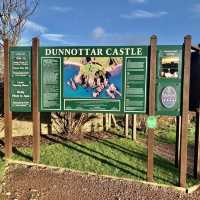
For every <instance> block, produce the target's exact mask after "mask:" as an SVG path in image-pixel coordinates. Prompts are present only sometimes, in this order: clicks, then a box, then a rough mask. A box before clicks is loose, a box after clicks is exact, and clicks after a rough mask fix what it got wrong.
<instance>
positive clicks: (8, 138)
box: [4, 39, 12, 159]
mask: <svg viewBox="0 0 200 200" xmlns="http://www.w3.org/2000/svg"><path fill="white" fill-rule="evenodd" d="M4 122H5V129H4V133H5V158H6V159H9V158H11V156H12V112H11V111H10V82H9V41H8V39H6V40H5V41H4Z"/></svg>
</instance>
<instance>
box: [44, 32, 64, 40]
mask: <svg viewBox="0 0 200 200" xmlns="http://www.w3.org/2000/svg"><path fill="white" fill-rule="evenodd" d="M42 37H43V38H44V39H46V40H49V41H54V42H64V37H65V36H64V35H63V34H54V33H45V34H42Z"/></svg>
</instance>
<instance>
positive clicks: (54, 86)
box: [39, 46, 148, 113]
mask: <svg viewBox="0 0 200 200" xmlns="http://www.w3.org/2000/svg"><path fill="white" fill-rule="evenodd" d="M147 56H148V47H146V46H132V47H47V48H46V47H42V48H40V69H39V72H40V95H41V101H40V109H41V111H44V112H48V111H77V112H80V111H86V112H104V111H105V112H119V113H122V112H127V113H128V112H130V113H145V112H146V88H147V64H148V63H147Z"/></svg>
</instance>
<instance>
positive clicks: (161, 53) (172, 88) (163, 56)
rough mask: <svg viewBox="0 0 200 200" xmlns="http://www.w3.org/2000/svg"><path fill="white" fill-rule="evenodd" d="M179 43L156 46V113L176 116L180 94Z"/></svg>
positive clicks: (180, 48) (179, 107)
mask: <svg viewBox="0 0 200 200" xmlns="http://www.w3.org/2000/svg"><path fill="white" fill-rule="evenodd" d="M182 48H183V46H181V45H167V46H166V45H161V46H158V48H157V79H156V82H157V84H156V113H157V114H158V115H169V116H178V115H180V113H181V94H182V71H183V70H182V67H183V61H182Z"/></svg>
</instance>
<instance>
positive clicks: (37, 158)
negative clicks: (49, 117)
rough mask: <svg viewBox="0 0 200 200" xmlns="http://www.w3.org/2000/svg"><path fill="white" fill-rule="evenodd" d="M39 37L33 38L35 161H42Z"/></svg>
mask: <svg viewBox="0 0 200 200" xmlns="http://www.w3.org/2000/svg"><path fill="white" fill-rule="evenodd" d="M38 59H39V39H38V38H33V40H32V115H33V162H35V163H39V161H40V112H39V91H38V88H39V85H38V83H39V81H38Z"/></svg>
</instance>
